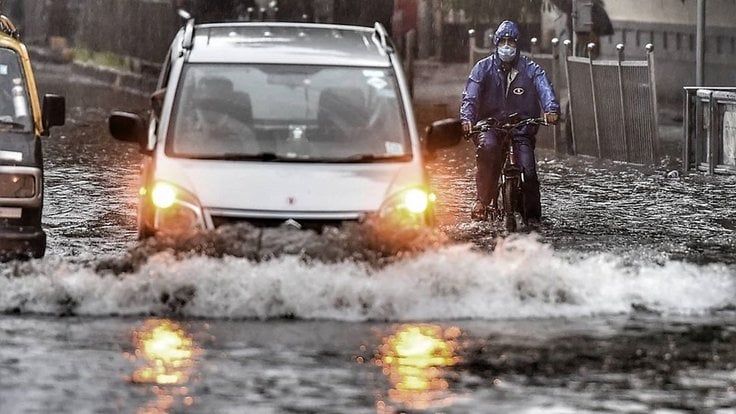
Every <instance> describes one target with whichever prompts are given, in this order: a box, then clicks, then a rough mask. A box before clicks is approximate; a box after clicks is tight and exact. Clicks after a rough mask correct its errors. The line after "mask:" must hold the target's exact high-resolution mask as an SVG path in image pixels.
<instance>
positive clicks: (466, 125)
mask: <svg viewBox="0 0 736 414" xmlns="http://www.w3.org/2000/svg"><path fill="white" fill-rule="evenodd" d="M462 126H463V136H464V137H465V138H466V139H467V138H468V137H469V136H470V132H471V131H472V130H473V123H472V122H470V121H463V122H462Z"/></svg>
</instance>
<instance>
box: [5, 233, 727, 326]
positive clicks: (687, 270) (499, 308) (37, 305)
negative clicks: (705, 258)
mask: <svg viewBox="0 0 736 414" xmlns="http://www.w3.org/2000/svg"><path fill="white" fill-rule="evenodd" d="M734 304H736V273H735V272H734V269H732V268H730V267H728V266H725V265H707V266H699V265H694V264H688V263H684V262H679V261H668V262H665V263H664V264H644V265H637V266H632V265H627V264H625V263H624V261H623V260H622V259H621V258H619V257H615V256H613V255H608V254H588V255H582V254H581V255H570V254H569V253H568V254H565V253H561V252H555V251H554V250H553V249H552V248H551V247H550V246H549V245H545V244H543V243H540V242H538V241H537V240H536V239H534V238H533V237H531V236H519V237H513V238H508V239H506V240H504V241H503V242H501V243H500V244H499V246H498V247H497V248H496V249H495V251H494V252H492V253H483V252H478V251H475V250H473V249H472V248H471V246H468V245H459V246H450V247H446V248H442V249H439V250H436V251H430V252H426V253H423V254H421V255H419V256H416V257H413V258H410V259H405V260H402V261H399V262H397V263H394V264H391V265H389V266H386V267H384V268H381V269H378V270H376V269H371V268H369V267H368V266H367V265H366V264H362V263H355V262H351V261H347V262H343V263H336V264H335V263H332V264H330V263H321V262H312V263H308V262H305V261H304V260H301V259H300V258H299V257H295V256H283V257H280V258H276V259H273V260H270V261H266V262H260V263H258V262H253V261H249V260H247V259H243V258H235V257H225V258H222V259H218V258H211V257H193V258H189V259H183V260H181V259H176V258H174V257H173V256H172V255H170V254H167V253H159V254H157V255H155V256H153V257H151V258H150V259H149V260H148V262H147V263H146V264H144V265H143V266H142V267H141V268H140V270H139V271H137V272H136V273H132V274H122V275H117V276H116V275H113V274H110V273H108V272H101V273H98V272H96V271H95V270H94V268H93V267H92V266H91V265H90V264H79V263H72V262H69V261H67V260H65V259H62V258H58V257H56V258H46V259H43V260H37V261H31V262H28V263H22V264H11V265H8V266H5V267H3V268H1V269H0V311H2V312H20V313H50V314H59V313H73V314H76V315H92V316H107V315H141V314H144V315H145V314H154V315H158V314H167V313H170V312H176V313H178V314H181V315H184V316H193V317H206V318H272V317H276V318H278V317H284V316H289V317H296V318H301V319H331V320H345V321H361V320H388V321H407V320H451V319H482V320H491V319H508V318H554V317H584V316H594V315H603V314H622V313H630V312H633V311H634V310H633V309H634V307H638V308H646V309H648V310H651V311H655V312H662V313H665V314H678V315H679V314H701V313H704V312H709V311H711V310H713V309H721V308H724V307H732V306H734Z"/></svg>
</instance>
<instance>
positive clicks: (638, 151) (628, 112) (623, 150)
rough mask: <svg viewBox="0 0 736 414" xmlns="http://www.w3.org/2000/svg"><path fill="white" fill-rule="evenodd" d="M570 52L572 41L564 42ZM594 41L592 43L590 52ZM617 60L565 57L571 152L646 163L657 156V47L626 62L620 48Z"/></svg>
mask: <svg viewBox="0 0 736 414" xmlns="http://www.w3.org/2000/svg"><path fill="white" fill-rule="evenodd" d="M565 45H566V47H565V48H564V49H565V51H566V55H567V54H568V53H569V41H566V42H565ZM594 47H595V45H593V44H591V45H589V54H590V53H591V52H593V48H594ZM617 49H618V52H619V53H618V59H617V60H615V61H605V60H593V59H590V58H581V57H575V56H567V57H566V59H564V60H565V63H566V64H565V66H566V73H567V84H568V85H570V86H571V87H569V88H568V94H569V99H570V114H569V115H570V121H571V126H572V147H573V151H572V152H573V154H582V155H590V156H594V157H598V158H607V159H611V160H616V161H626V162H630V163H638V164H647V163H654V162H656V160H657V157H658V152H659V136H658V125H657V99H656V82H655V78H654V56H653V53H654V47H653V46H652V45H651V44H649V45H647V46H646V49H647V60H644V61H636V60H632V61H627V60H625V59H624V47H623V45H619V46H618V48H617Z"/></svg>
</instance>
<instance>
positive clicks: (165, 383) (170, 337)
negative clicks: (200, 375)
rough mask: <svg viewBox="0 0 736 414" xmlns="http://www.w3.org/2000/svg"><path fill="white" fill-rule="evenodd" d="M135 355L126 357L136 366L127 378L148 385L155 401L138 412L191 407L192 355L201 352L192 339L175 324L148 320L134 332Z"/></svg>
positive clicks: (156, 411) (164, 320)
mask: <svg viewBox="0 0 736 414" xmlns="http://www.w3.org/2000/svg"><path fill="white" fill-rule="evenodd" d="M133 341H134V345H135V353H134V354H132V355H128V356H129V359H130V360H131V361H132V362H133V363H135V364H136V365H138V366H137V368H136V370H135V372H133V375H132V377H131V378H130V380H131V382H133V383H138V384H151V385H152V387H151V391H152V392H153V394H154V395H155V396H156V399H155V401H153V402H151V403H149V404H148V405H147V406H145V407H142V408H141V409H140V410H138V412H139V413H164V412H168V411H169V410H170V409H172V408H175V407H176V406H177V405H179V404H183V405H184V406H191V405H192V404H193V403H194V399H193V398H192V397H191V396H190V395H189V389H188V388H187V387H186V385H187V384H188V383H189V382H190V379H191V377H192V375H193V373H194V368H195V362H194V358H195V356H196V355H197V354H198V353H199V352H200V351H199V349H198V348H197V347H196V345H195V343H194V341H193V340H192V338H191V337H190V336H189V335H188V334H187V333H186V332H185V331H184V329H183V328H182V327H181V326H179V325H178V324H177V323H175V322H173V321H170V320H166V319H151V320H148V321H146V322H145V323H144V324H143V326H142V327H141V328H140V329H137V330H135V331H134V332H133Z"/></svg>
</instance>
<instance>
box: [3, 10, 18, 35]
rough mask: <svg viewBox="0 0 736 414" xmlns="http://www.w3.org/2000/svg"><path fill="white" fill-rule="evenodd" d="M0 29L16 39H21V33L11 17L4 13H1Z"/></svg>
mask: <svg viewBox="0 0 736 414" xmlns="http://www.w3.org/2000/svg"><path fill="white" fill-rule="evenodd" d="M0 31H2V32H3V33H5V34H7V35H8V36H11V37H13V38H16V39H20V33H18V29H16V28H15V25H14V24H13V22H12V21H10V18H8V16H6V15H4V14H0Z"/></svg>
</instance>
